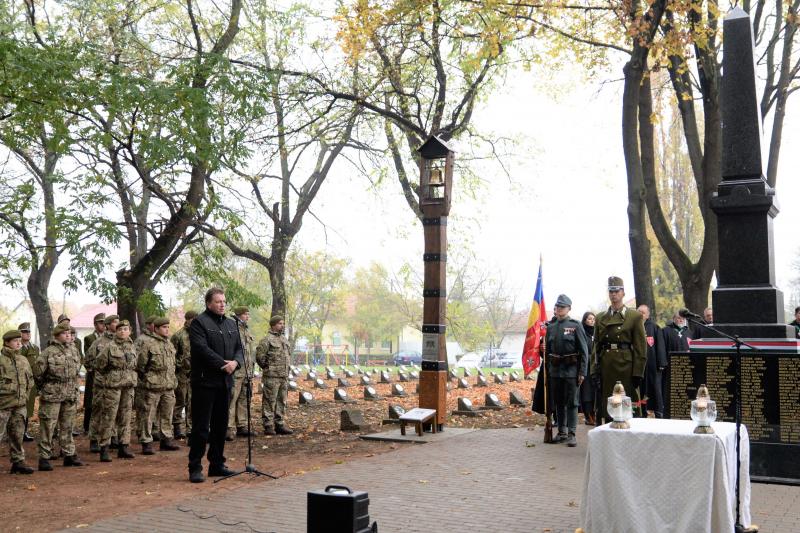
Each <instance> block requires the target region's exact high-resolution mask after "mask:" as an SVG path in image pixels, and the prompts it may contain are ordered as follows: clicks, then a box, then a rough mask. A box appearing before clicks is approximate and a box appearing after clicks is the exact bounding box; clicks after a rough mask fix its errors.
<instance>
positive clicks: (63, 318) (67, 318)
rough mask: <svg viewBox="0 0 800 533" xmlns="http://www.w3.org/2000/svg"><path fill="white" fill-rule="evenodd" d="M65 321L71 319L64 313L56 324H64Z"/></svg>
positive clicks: (59, 316)
mask: <svg viewBox="0 0 800 533" xmlns="http://www.w3.org/2000/svg"><path fill="white" fill-rule="evenodd" d="M65 320H69V317H68V316H67V315H65V314H64V313H61V314H60V315H58V320H56V322H63V321H65Z"/></svg>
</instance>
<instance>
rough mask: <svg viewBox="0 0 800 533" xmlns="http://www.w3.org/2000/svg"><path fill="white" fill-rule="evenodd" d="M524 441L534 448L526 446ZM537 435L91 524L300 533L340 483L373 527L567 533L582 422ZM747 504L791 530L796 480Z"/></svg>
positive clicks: (400, 457) (764, 519)
mask: <svg viewBox="0 0 800 533" xmlns="http://www.w3.org/2000/svg"><path fill="white" fill-rule="evenodd" d="M528 442H530V443H533V444H535V446H533V447H528V446H526V443H528ZM541 442H542V432H541V430H536V431H528V430H526V429H524V428H522V429H504V430H480V431H474V432H471V433H467V434H464V435H459V436H457V437H453V438H452V439H449V440H445V441H442V442H436V443H430V444H417V445H403V446H401V448H400V449H399V450H398V451H396V452H391V453H386V454H381V455H378V456H375V457H370V458H361V459H358V460H356V461H353V462H350V463H348V464H347V465H346V466H341V465H336V466H333V467H330V468H326V469H323V470H319V471H316V472H311V473H308V474H305V475H302V476H294V477H290V478H284V479H280V480H277V481H269V482H265V483H258V484H256V485H254V486H253V487H247V488H243V489H237V490H233V491H231V492H230V493H228V494H226V495H224V496H221V497H220V496H218V497H217V498H216V499H215V500H213V501H212V500H203V499H194V500H191V501H187V502H184V503H182V504H179V505H177V506H170V507H163V508H156V509H152V510H150V511H147V512H144V513H139V514H135V515H130V516H124V517H120V518H114V519H110V520H104V521H102V522H98V523H97V524H94V525H93V526H92V530H94V531H169V532H173V531H174V532H183V531H186V532H189V531H259V532H280V533H287V532H298V533H301V532H305V530H306V492H307V491H308V490H315V489H320V488H324V487H325V486H326V485H329V484H344V485H347V486H349V487H351V488H352V489H354V490H366V491H367V492H369V498H370V507H369V511H370V518H371V519H372V520H377V521H378V525H379V531H381V533H386V532H396V531H397V532H400V531H402V532H439V531H441V532H445V531H459V532H476V533H477V532H498V533H499V532H502V533H511V532H525V533H530V532H542V531H550V532H553V533H555V532H568V533H573V532H574V530H575V527H576V526H577V525H578V511H579V506H580V499H579V498H580V486H581V478H582V474H583V465H584V458H585V451H586V448H585V442H586V435H585V428H584V427H580V428H579V446H578V448H576V449H570V448H567V447H566V446H563V445H545V444H542V443H541ZM685 488H686V487H683V488H679V487H676V490H682V489H685ZM751 509H752V515H753V521H754V522H755V523H757V524H759V525H760V526H761V531H762V532H768V531H798V529H799V528H800V526H798V524H800V487H785V486H776V485H758V484H754V485H753V488H752V505H751ZM203 517H206V518H205V519H203Z"/></svg>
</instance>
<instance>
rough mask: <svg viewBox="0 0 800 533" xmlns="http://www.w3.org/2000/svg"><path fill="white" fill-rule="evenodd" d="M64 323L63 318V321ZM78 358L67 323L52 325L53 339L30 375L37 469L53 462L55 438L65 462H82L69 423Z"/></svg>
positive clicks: (47, 468) (48, 467)
mask: <svg viewBox="0 0 800 533" xmlns="http://www.w3.org/2000/svg"><path fill="white" fill-rule="evenodd" d="M62 324H63V321H62ZM80 369H81V361H80V358H79V357H78V353H77V350H75V348H74V344H73V343H72V334H71V332H70V329H69V326H68V325H60V326H56V327H55V328H53V339H52V340H51V341H50V344H49V345H48V346H47V348H45V349H44V351H43V352H42V353H41V354H39V357H38V358H37V359H36V363H35V364H34V365H33V376H34V379H35V380H36V386H37V387H38V388H39V470H41V471H50V470H52V469H53V466H52V465H51V464H50V459H52V458H53V440H54V437H53V436H54V434H55V431H56V428H58V440H59V444H60V445H61V451H62V452H63V453H64V466H83V463H82V462H81V460H80V459H79V458H78V455H77V454H76V453H75V440H74V439H73V436H72V424H73V423H74V422H75V412H76V410H77V406H78V395H79V394H80V393H79V391H78V377H79V373H80Z"/></svg>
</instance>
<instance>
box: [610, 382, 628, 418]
mask: <svg viewBox="0 0 800 533" xmlns="http://www.w3.org/2000/svg"><path fill="white" fill-rule="evenodd" d="M606 407H607V409H608V414H610V415H611V417H612V418H613V419H614V421H613V422H611V424H610V425H611V427H612V428H613V429H630V427H631V425H630V424H629V423H628V420H630V419H631V418H633V404H632V403H631V397H630V396H625V387H623V386H622V382H621V381H617V383H616V385H614V391H613V393H612V394H611V396H609V397H608V405H607V406H606Z"/></svg>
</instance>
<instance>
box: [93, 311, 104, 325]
mask: <svg viewBox="0 0 800 533" xmlns="http://www.w3.org/2000/svg"><path fill="white" fill-rule="evenodd" d="M105 319H106V314H105V313H97V314H96V315H94V323H95V324H97V323H98V322H103V321H104V320H105Z"/></svg>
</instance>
